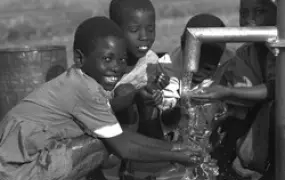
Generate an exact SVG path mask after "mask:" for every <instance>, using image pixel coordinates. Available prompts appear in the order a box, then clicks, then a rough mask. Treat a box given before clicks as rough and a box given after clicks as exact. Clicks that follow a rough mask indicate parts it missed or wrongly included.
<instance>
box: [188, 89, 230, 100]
mask: <svg viewBox="0 0 285 180" xmlns="http://www.w3.org/2000/svg"><path fill="white" fill-rule="evenodd" d="M189 96H190V97H191V98H193V99H208V100H220V99H223V98H226V97H228V96H230V89H229V88H228V87H226V86H221V85H212V86H210V87H207V88H201V89H198V90H194V91H192V92H190V93H189Z"/></svg>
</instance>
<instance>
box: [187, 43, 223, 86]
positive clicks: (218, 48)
mask: <svg viewBox="0 0 285 180" xmlns="http://www.w3.org/2000/svg"><path fill="white" fill-rule="evenodd" d="M224 48H225V43H216V44H203V45H202V47H201V56H200V62H199V70H198V72H197V73H194V74H193V78H192V81H193V83H194V84H199V83H201V82H203V81H204V80H205V79H207V78H210V77H211V76H213V74H214V73H215V72H216V70H217V67H218V64H219V62H220V59H221V57H222V55H223V52H224Z"/></svg>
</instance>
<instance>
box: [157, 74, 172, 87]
mask: <svg viewBox="0 0 285 180" xmlns="http://www.w3.org/2000/svg"><path fill="white" fill-rule="evenodd" d="M169 82H170V77H169V76H167V75H165V74H163V73H160V74H159V75H158V76H157V77H156V81H155V83H156V85H157V86H158V89H160V90H163V89H164V88H165V87H166V86H168V85H169Z"/></svg>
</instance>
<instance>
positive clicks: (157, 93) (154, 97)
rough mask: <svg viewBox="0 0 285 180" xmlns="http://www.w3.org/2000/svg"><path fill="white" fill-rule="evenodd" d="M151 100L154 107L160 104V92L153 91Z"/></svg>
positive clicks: (161, 98) (161, 97)
mask: <svg viewBox="0 0 285 180" xmlns="http://www.w3.org/2000/svg"><path fill="white" fill-rule="evenodd" d="M153 100H154V102H155V105H159V104H161V103H162V100H163V96H162V92H160V91H155V93H154V94H153Z"/></svg>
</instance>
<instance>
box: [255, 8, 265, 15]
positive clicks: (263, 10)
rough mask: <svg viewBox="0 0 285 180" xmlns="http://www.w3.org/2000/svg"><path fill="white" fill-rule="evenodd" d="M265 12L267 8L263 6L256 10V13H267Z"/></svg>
mask: <svg viewBox="0 0 285 180" xmlns="http://www.w3.org/2000/svg"><path fill="white" fill-rule="evenodd" d="M265 12H266V10H265V9H263V8H258V9H256V10H255V13H256V14H263V13H265Z"/></svg>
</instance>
